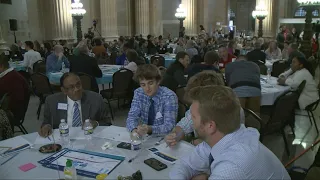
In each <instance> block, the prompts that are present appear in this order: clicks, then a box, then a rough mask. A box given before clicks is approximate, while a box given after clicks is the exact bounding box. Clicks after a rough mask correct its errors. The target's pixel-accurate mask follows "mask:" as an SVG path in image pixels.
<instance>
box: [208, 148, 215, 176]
mask: <svg viewBox="0 0 320 180" xmlns="http://www.w3.org/2000/svg"><path fill="white" fill-rule="evenodd" d="M213 160H214V159H213V157H212V155H211V153H210V155H209V170H210V174H211V164H212V162H213Z"/></svg>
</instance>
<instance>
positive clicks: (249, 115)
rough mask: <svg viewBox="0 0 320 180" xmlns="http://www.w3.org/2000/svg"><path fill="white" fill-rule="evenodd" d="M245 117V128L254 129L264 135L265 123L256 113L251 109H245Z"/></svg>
mask: <svg viewBox="0 0 320 180" xmlns="http://www.w3.org/2000/svg"><path fill="white" fill-rule="evenodd" d="M243 111H244V116H245V126H246V127H252V128H255V129H257V130H258V131H259V132H260V134H263V132H262V130H263V128H262V127H263V122H262V119H261V118H260V116H258V115H257V114H256V113H254V112H253V111H252V110H250V109H246V108H243ZM261 140H262V136H260V141H261Z"/></svg>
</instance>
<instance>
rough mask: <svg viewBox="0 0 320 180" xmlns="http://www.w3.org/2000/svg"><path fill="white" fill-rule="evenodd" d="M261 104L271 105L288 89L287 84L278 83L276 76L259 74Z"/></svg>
mask: <svg viewBox="0 0 320 180" xmlns="http://www.w3.org/2000/svg"><path fill="white" fill-rule="evenodd" d="M260 77H261V106H269V105H273V104H274V102H275V100H276V99H277V98H278V97H279V96H280V95H282V94H283V93H285V92H287V91H289V90H290V87H289V86H280V85H278V82H277V80H278V78H275V77H270V79H269V80H268V78H267V76H265V75H261V76H260Z"/></svg>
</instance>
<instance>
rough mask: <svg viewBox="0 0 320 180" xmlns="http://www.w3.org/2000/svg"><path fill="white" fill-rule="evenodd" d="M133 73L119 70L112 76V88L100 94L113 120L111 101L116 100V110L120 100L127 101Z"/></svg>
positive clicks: (130, 90)
mask: <svg viewBox="0 0 320 180" xmlns="http://www.w3.org/2000/svg"><path fill="white" fill-rule="evenodd" d="M132 78H133V72H132V71H130V70H128V69H120V70H119V71H117V72H115V73H114V74H113V76H112V88H111V89H105V90H102V91H101V92H100V94H101V95H102V97H103V98H104V99H106V100H107V101H108V105H109V109H110V112H111V117H112V119H114V115H113V112H112V107H111V103H110V102H111V101H113V100H118V108H120V105H119V101H120V99H124V100H125V99H127V98H128V97H130V93H131V92H132V87H133V86H132V82H133V80H132Z"/></svg>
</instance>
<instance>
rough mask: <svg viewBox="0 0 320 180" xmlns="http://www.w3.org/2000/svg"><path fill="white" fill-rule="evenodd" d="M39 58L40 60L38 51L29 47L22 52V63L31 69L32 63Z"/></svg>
mask: <svg viewBox="0 0 320 180" xmlns="http://www.w3.org/2000/svg"><path fill="white" fill-rule="evenodd" d="M39 60H42V58H41V55H40V53H39V52H37V51H34V50H33V49H30V50H29V51H28V52H26V53H25V54H24V60H23V64H24V66H25V67H28V68H30V69H32V70H33V64H34V63H35V62H37V61H39Z"/></svg>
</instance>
